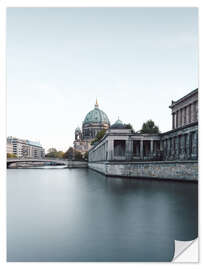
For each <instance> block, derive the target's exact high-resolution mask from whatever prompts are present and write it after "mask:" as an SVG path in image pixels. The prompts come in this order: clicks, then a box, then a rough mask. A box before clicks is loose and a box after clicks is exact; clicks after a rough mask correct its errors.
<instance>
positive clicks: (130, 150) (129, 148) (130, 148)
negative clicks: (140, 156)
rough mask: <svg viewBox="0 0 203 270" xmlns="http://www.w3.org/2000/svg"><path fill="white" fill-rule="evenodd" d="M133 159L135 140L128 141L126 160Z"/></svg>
mask: <svg viewBox="0 0 203 270" xmlns="http://www.w3.org/2000/svg"><path fill="white" fill-rule="evenodd" d="M132 157H133V140H131V139H128V140H126V159H127V160H131V159H132Z"/></svg>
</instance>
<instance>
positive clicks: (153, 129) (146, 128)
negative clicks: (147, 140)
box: [140, 120, 160, 134]
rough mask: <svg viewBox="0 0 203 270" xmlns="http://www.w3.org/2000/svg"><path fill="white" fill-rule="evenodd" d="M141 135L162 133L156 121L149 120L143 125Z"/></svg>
mask: <svg viewBox="0 0 203 270" xmlns="http://www.w3.org/2000/svg"><path fill="white" fill-rule="evenodd" d="M140 132H141V133H149V134H158V133H160V131H159V127H158V126H156V125H155V123H154V121H152V120H148V121H147V122H145V123H143V125H142V129H141V131H140Z"/></svg>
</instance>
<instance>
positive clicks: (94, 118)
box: [83, 101, 110, 125]
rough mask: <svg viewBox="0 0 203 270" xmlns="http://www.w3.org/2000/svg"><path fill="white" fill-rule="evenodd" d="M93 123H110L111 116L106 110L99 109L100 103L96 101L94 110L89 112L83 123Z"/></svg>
mask: <svg viewBox="0 0 203 270" xmlns="http://www.w3.org/2000/svg"><path fill="white" fill-rule="evenodd" d="M91 123H96V124H103V123H104V124H108V125H110V122H109V118H108V116H107V115H106V113H105V112H103V111H102V110H100V109H99V105H98V103H97V101H96V104H95V108H94V110H92V111H90V112H88V114H87V115H86V117H85V119H84V121H83V125H85V124H91Z"/></svg>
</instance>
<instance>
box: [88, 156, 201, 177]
mask: <svg viewBox="0 0 203 270" xmlns="http://www.w3.org/2000/svg"><path fill="white" fill-rule="evenodd" d="M88 167H89V168H90V169H92V170H95V171H97V172H100V173H102V174H104V175H107V176H117V177H121V176H122V177H132V178H150V179H151V178H154V179H161V180H180V181H182V180H186V181H197V180H198V164H197V162H195V161H176V162H175V161H153V162H150V161H144V162H123V161H121V162H108V161H107V162H89V163H88Z"/></svg>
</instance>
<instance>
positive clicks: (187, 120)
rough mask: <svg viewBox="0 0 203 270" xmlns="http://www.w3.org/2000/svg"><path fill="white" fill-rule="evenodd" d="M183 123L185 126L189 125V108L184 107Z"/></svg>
mask: <svg viewBox="0 0 203 270" xmlns="http://www.w3.org/2000/svg"><path fill="white" fill-rule="evenodd" d="M185 114H186V116H185V123H186V125H187V124H188V123H189V106H187V107H185Z"/></svg>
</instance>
